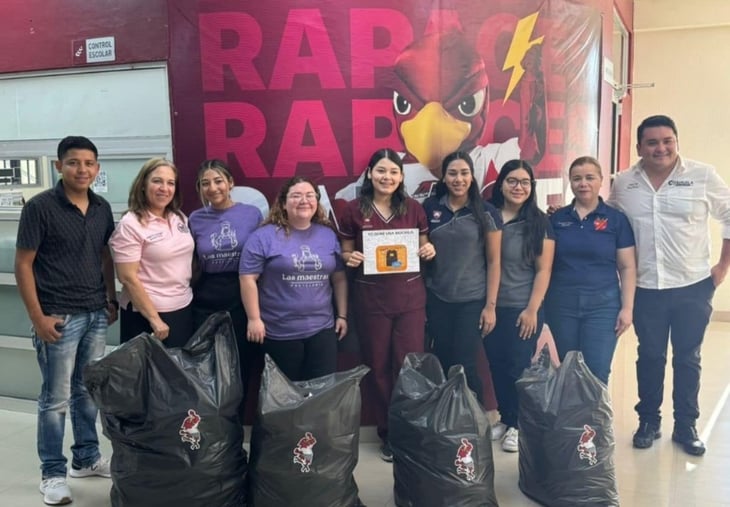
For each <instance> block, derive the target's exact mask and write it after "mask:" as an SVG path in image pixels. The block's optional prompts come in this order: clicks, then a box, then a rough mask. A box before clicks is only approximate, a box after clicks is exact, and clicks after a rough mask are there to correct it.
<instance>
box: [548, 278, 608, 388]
mask: <svg viewBox="0 0 730 507" xmlns="http://www.w3.org/2000/svg"><path fill="white" fill-rule="evenodd" d="M620 309H621V292H620V290H619V288H618V287H616V288H615V289H610V290H604V291H600V292H595V291H580V292H579V291H561V290H559V289H557V290H554V289H550V291H549V292H548V295H547V298H546V300H545V320H546V321H547V324H548V326H550V331H551V332H552V334H553V337H554V338H555V346H556V348H557V349H558V356H560V360H561V361H562V360H563V359H564V358H565V355H566V354H567V353H568V351H570V350H579V351H581V352H582V353H583V360H584V361H585V363H586V365H587V366H588V368H589V369H590V370H591V372H592V373H593V374H594V375H595V376H596V377H598V378H599V379H600V380H601V381H602V382H603V383H604V384H608V375H609V373H610V372H611V361H613V353H614V351H615V350H616V342H617V341H618V340H617V338H616V317H618V312H619V310H620Z"/></svg>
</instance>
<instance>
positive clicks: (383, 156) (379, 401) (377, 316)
mask: <svg viewBox="0 0 730 507" xmlns="http://www.w3.org/2000/svg"><path fill="white" fill-rule="evenodd" d="M387 229H417V230H418V235H419V250H418V255H419V257H420V258H421V259H423V260H430V259H433V258H434V256H435V255H436V251H435V249H434V247H433V245H432V244H431V243H429V241H428V222H427V221H426V215H425V213H424V211H423V208H422V207H421V205H420V204H418V202H416V201H415V200H413V199H411V198H409V197H407V196H406V193H405V187H404V185H403V162H402V161H401V158H400V156H399V155H398V153H396V152H395V151H394V150H391V149H388V148H384V149H381V150H378V151H376V152H375V153H374V154H373V156H372V157H371V158H370V162H369V163H368V167H367V169H366V173H365V179H364V181H363V186H362V189H361V190H360V197H359V198H358V199H355V200H354V201H351V202H350V203H348V205H347V208H346V210H345V212H344V214H343V217H342V220H341V222H340V233H341V236H342V257H343V259H344V261H345V264H346V265H347V266H348V267H350V268H356V269H357V272H356V274H355V280H354V287H353V292H354V301H355V305H356V308H357V321H356V326H357V332H358V336H360V339H361V345H360V346H361V352H362V355H363V359H364V361H365V363H366V364H367V365H368V366H369V367H370V368H371V370H372V371H371V374H370V375H368V377H367V378H368V379H370V380H369V382H370V383H371V386H372V387H373V388H374V392H375V399H376V406H375V417H376V422H377V425H378V435H379V436H380V438H381V439H382V440H383V445H382V448H381V457H382V458H383V459H384V460H385V461H392V459H393V454H392V452H391V450H390V445H389V444H388V439H387V437H388V428H387V422H388V406H389V404H390V395H391V392H392V391H393V385H394V384H395V379H396V377H397V375H398V372H399V371H400V367H401V365H402V364H403V359H404V358H405V355H406V354H407V353H409V352H423V350H424V326H425V320H426V310H425V308H426V290H425V287H424V284H423V278H421V274H420V273H419V272H400V273H398V272H394V273H388V274H378V275H365V274H364V273H363V269H362V263H363V261H364V260H365V256H364V255H363V231H375V230H387Z"/></svg>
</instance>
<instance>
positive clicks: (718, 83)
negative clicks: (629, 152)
mask: <svg viewBox="0 0 730 507" xmlns="http://www.w3.org/2000/svg"><path fill="white" fill-rule="evenodd" d="M634 30H635V31H634V34H635V40H634V72H633V82H634V83H650V82H653V83H654V84H655V86H654V87H653V88H642V89H636V90H634V91H633V92H632V94H633V111H632V117H633V125H634V130H633V132H632V136H634V137H635V131H636V126H638V124H639V123H640V122H641V120H642V119H644V118H646V117H647V116H651V115H653V114H666V115H669V116H671V117H672V118H673V119H674V120H675V121H676V122H677V128H678V130H679V147H680V152H681V153H682V155H683V156H685V157H688V158H693V159H697V160H701V161H703V162H707V163H709V164H712V165H714V166H715V167H716V168H717V169H718V172H719V173H720V174H721V175H722V177H723V178H724V179H725V181H726V182H728V183H730V156H729V155H728V147H729V146H730V128H729V127H728V119H730V1H727V0H692V1H686V0H635V7H634ZM635 144H636V140H635V139H632V145H635ZM636 158H637V156H636V153H633V159H632V160H634V161H635V159H636ZM711 228H712V234H713V246H712V252H713V262H714V261H716V260H717V258H718V256H719V253H720V246H721V241H722V240H721V236H720V227H719V225H718V224H717V223H716V222H714V221H713V223H712V227H711ZM714 306H715V317H716V318H720V319H722V320H730V280H726V281H725V283H724V284H723V285H722V286H720V288H719V289H718V291H717V293H716V294H715V299H714Z"/></svg>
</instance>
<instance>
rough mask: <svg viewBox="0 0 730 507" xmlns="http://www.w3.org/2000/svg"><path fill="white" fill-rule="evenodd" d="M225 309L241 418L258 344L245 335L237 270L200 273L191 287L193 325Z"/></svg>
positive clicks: (244, 317) (244, 316)
mask: <svg viewBox="0 0 730 507" xmlns="http://www.w3.org/2000/svg"><path fill="white" fill-rule="evenodd" d="M223 311H225V312H228V313H229V314H230V315H231V320H232V321H233V331H234V332H235V334H236V344H237V345H238V362H239V367H240V371H241V382H242V384H243V401H242V403H241V409H240V414H239V415H240V416H241V419H242V420H243V415H244V411H245V408H246V395H247V394H248V384H249V378H250V376H251V371H252V369H253V366H254V365H253V362H254V361H253V358H254V355H255V352H256V350H255V349H256V348H257V347H258V344H255V343H251V342H249V341H248V340H247V339H246V330H247V328H248V318H247V317H246V311H245V310H244V309H243V303H242V302H241V289H240V284H239V281H238V273H233V272H231V273H213V274H211V273H202V274H201V275H200V278H199V279H198V281H197V282H196V284H195V287H193V321H194V324H195V329H198V328H199V327H200V326H202V325H203V323H205V320H206V319H207V318H208V317H210V316H211V315H213V314H214V313H217V312H223Z"/></svg>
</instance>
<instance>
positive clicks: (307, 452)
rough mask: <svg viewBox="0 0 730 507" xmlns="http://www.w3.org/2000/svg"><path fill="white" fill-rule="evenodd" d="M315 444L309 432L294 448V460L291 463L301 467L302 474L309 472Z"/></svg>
mask: <svg viewBox="0 0 730 507" xmlns="http://www.w3.org/2000/svg"><path fill="white" fill-rule="evenodd" d="M316 443H317V439H316V438H314V435H312V434H311V433H310V432H308V431H307V432H306V433H305V434H304V436H303V437H302V438H300V439H299V442H297V446H296V447H295V448H294V460H293V462H294V463H295V464H297V465H301V469H300V470H301V471H302V472H309V466H310V465H311V464H312V460H313V459H314V451H313V448H314V444H316Z"/></svg>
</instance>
